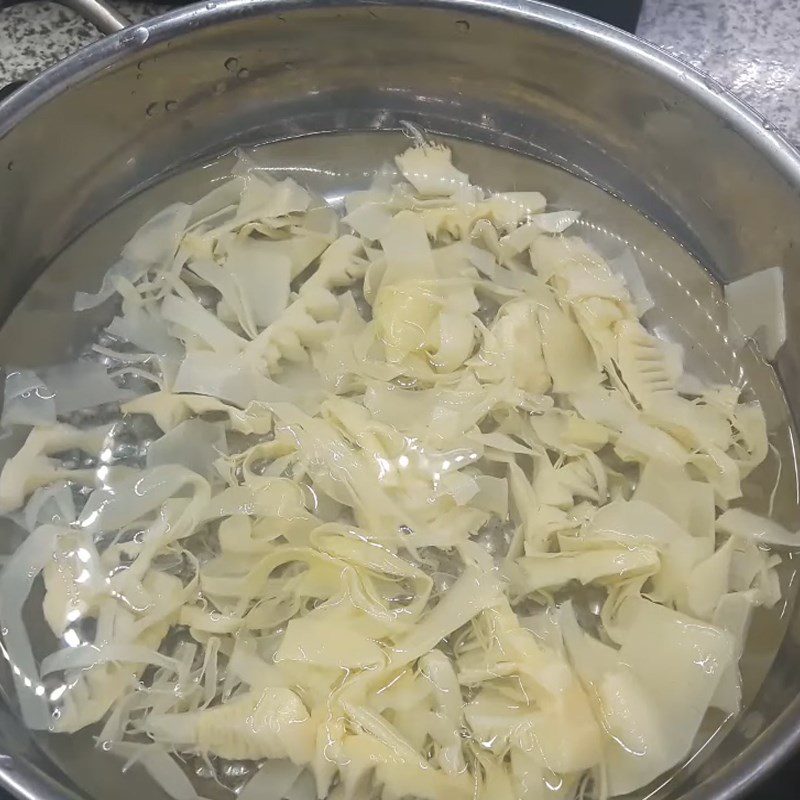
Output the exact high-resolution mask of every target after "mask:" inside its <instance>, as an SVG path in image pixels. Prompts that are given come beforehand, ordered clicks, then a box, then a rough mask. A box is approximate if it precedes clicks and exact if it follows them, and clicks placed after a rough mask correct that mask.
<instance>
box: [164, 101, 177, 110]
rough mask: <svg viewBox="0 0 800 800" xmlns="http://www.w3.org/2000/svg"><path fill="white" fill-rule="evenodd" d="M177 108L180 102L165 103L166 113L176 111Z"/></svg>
mask: <svg viewBox="0 0 800 800" xmlns="http://www.w3.org/2000/svg"><path fill="white" fill-rule="evenodd" d="M177 107H178V101H177V100H167V102H166V103H164V110H165V111H174V110H175V109H176V108H177Z"/></svg>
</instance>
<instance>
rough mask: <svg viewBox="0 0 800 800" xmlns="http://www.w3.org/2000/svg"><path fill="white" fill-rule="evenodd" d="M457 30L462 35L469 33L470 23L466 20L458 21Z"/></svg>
mask: <svg viewBox="0 0 800 800" xmlns="http://www.w3.org/2000/svg"><path fill="white" fill-rule="evenodd" d="M456 28H458V29H459V30H460V31H461V32H462V33H469V22H467V21H466V20H465V19H457V20H456Z"/></svg>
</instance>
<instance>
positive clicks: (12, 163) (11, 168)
mask: <svg viewBox="0 0 800 800" xmlns="http://www.w3.org/2000/svg"><path fill="white" fill-rule="evenodd" d="M6 169H7V170H8V171H9V172H11V171H12V170H13V169H14V162H13V161H9V162H8V164H6Z"/></svg>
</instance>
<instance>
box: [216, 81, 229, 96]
mask: <svg viewBox="0 0 800 800" xmlns="http://www.w3.org/2000/svg"><path fill="white" fill-rule="evenodd" d="M227 88H228V86H227V84H226V83H225V81H220V82H219V83H218V84H217V85H216V86H215V87H214V94H222V93H223V92H224V91H225V90H226V89H227Z"/></svg>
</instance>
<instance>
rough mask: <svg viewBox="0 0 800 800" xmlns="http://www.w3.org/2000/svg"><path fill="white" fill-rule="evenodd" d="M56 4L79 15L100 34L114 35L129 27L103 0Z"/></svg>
mask: <svg viewBox="0 0 800 800" xmlns="http://www.w3.org/2000/svg"><path fill="white" fill-rule="evenodd" d="M58 2H60V3H61V5H63V6H66V7H67V8H71V9H72V10H73V11H75V12H77V13H78V14H80V15H81V16H82V17H83V18H84V19H85V20H86V21H87V22H91V23H92V25H94V26H95V28H97V30H99V31H100V33H105V34H111V33H116V32H117V31H121V30H122V29H123V28H127V27H128V25H130V22H129V21H128V20H127V19H125V17H123V16H122V14H120V13H119V11H117V10H116V9H114V8H112V7H111V6H110V5H108V3H106V2H105V0H58Z"/></svg>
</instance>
